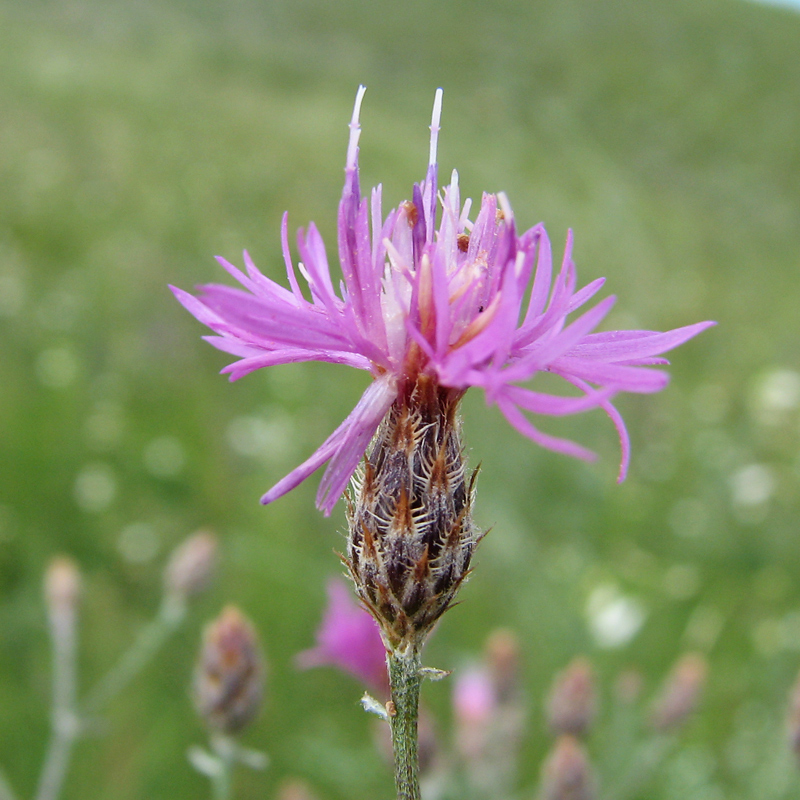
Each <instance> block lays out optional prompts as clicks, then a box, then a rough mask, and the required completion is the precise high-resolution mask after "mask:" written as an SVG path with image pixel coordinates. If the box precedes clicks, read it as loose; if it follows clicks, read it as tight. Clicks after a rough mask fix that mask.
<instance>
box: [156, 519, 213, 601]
mask: <svg viewBox="0 0 800 800" xmlns="http://www.w3.org/2000/svg"><path fill="white" fill-rule="evenodd" d="M217 550H218V545H217V537H216V536H215V535H214V534H213V533H211V532H210V531H197V533H194V534H192V535H191V536H189V537H188V538H187V539H184V541H183V542H181V544H179V545H178V546H177V547H176V548H175V549H174V550H173V551H172V555H171V556H170V559H169V562H168V563H167V568H166V569H165V570H164V588H165V590H166V591H167V593H169V594H171V595H177V596H178V597H182V598H184V599H185V598H189V597H191V596H193V595H196V594H199V593H200V592H202V591H204V590H205V589H207V588H208V585H209V584H210V583H211V579H212V578H213V576H214V569H215V567H216V563H217Z"/></svg>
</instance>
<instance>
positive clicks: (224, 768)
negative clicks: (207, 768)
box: [211, 736, 236, 800]
mask: <svg viewBox="0 0 800 800" xmlns="http://www.w3.org/2000/svg"><path fill="white" fill-rule="evenodd" d="M211 747H212V749H213V750H214V752H215V753H216V754H217V756H218V757H219V772H217V773H215V774H214V775H212V776H211V790H212V792H213V799H214V800H230V797H231V788H232V773H233V762H234V760H235V759H234V754H235V748H236V745H235V743H234V741H233V740H232V739H229V738H227V737H225V736H212V737H211Z"/></svg>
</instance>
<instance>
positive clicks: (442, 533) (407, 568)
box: [347, 375, 480, 649]
mask: <svg viewBox="0 0 800 800" xmlns="http://www.w3.org/2000/svg"><path fill="white" fill-rule="evenodd" d="M461 394H462V393H461V392H459V391H457V390H454V389H447V388H444V387H442V386H439V385H437V384H436V382H435V380H434V379H433V378H430V377H427V376H425V375H419V376H417V379H416V381H415V382H414V384H413V385H412V386H409V387H406V389H405V390H403V391H401V392H400V393H399V396H398V399H397V400H396V401H395V403H394V405H393V406H392V407H391V409H390V410H389V412H388V413H387V415H386V417H385V418H384V420H383V422H382V423H381V426H380V428H379V430H378V433H377V434H376V437H375V440H374V442H373V444H372V447H371V449H370V450H369V451H368V454H367V457H366V460H365V464H364V466H363V468H362V470H361V473H360V474H359V475H358V477H357V478H356V479H355V480H354V490H353V492H352V494H351V497H350V499H349V502H348V509H347V517H348V522H349V528H350V535H349V539H348V546H347V554H348V561H347V563H348V567H349V569H350V573H351V575H352V576H353V580H354V581H355V585H356V591H357V592H358V595H359V597H360V598H361V600H362V601H363V603H364V605H365V606H366V607H367V608H368V609H369V611H370V613H372V615H373V616H374V617H375V619H376V620H377V621H378V624H379V625H380V627H381V632H382V634H383V637H384V641H385V642H386V645H387V647H390V648H392V649H403V648H405V647H409V646H410V647H412V648H414V649H418V648H419V647H420V646H421V644H422V642H423V641H424V639H425V637H426V636H427V634H428V633H429V632H430V630H431V628H432V627H433V625H434V623H435V622H436V621H437V620H438V619H439V617H440V616H441V615H442V614H443V613H444V612H445V611H446V610H447V609H448V608H449V607H450V605H451V604H452V602H453V599H454V598H455V595H456V592H457V591H458V589H459V587H460V586H461V583H462V581H463V580H464V579H465V578H466V576H467V573H468V571H469V564H470V561H471V559H472V554H473V552H474V550H475V546H476V545H477V543H478V540H479V539H480V536H479V534H478V532H477V529H476V528H475V526H474V524H473V522H472V502H473V495H474V477H475V475H474V473H473V475H472V477H470V476H468V475H467V472H466V469H465V465H464V459H463V448H462V444H461V432H460V421H459V420H458V417H457V407H458V402H459V400H460V397H461Z"/></svg>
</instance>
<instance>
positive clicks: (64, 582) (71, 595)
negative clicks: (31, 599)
mask: <svg viewBox="0 0 800 800" xmlns="http://www.w3.org/2000/svg"><path fill="white" fill-rule="evenodd" d="M80 591H81V576H80V572H79V571H78V565H77V564H76V563H75V562H74V561H73V560H72V559H71V558H68V557H67V556H56V558H54V559H53V560H52V561H51V562H50V564H49V565H48V567H47V572H45V575H44V596H45V602H46V603H47V608H48V610H49V611H50V614H65V613H73V612H74V610H75V607H76V606H77V604H78V595H79V594H80Z"/></svg>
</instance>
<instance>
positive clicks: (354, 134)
mask: <svg viewBox="0 0 800 800" xmlns="http://www.w3.org/2000/svg"><path fill="white" fill-rule="evenodd" d="M366 91H367V87H366V86H359V87H358V92H356V103H355V106H353V117H352V119H351V120H350V142H349V143H348V145H347V164H346V169H348V170H354V169H355V168H356V160H357V158H358V137H359V136H360V135H361V125H360V124H359V122H358V118H359V116H360V114H361V101H362V100H363V99H364V92H366Z"/></svg>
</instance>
